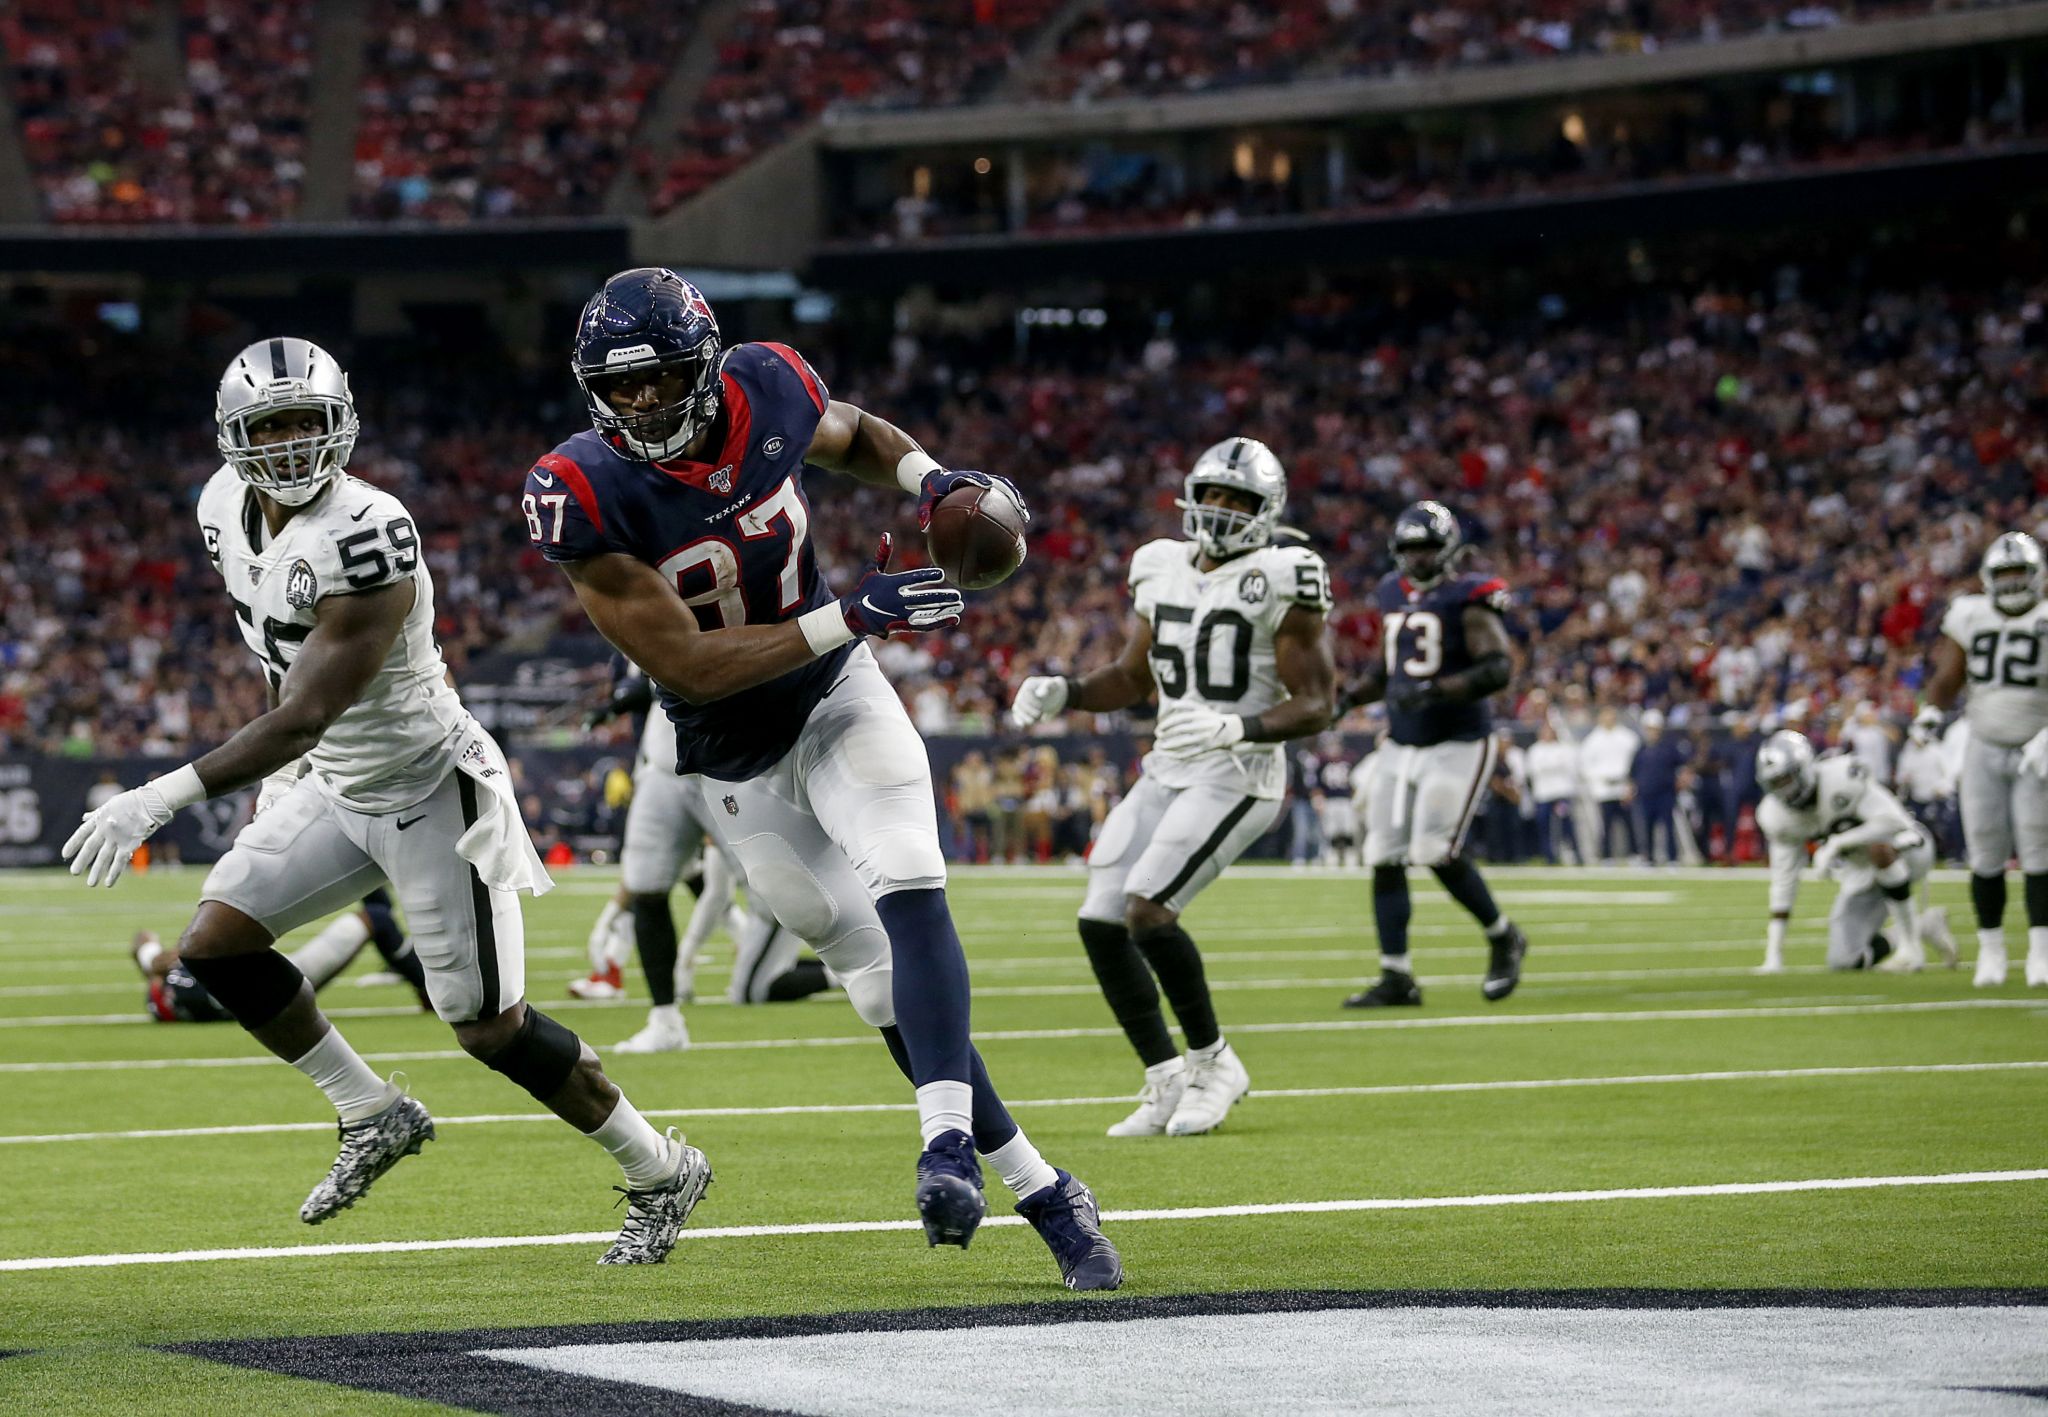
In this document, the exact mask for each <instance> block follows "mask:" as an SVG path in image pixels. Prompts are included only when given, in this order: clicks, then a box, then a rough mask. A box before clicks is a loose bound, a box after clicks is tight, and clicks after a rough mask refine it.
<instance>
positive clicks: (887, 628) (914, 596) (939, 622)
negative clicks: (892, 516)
mask: <svg viewBox="0 0 2048 1417" xmlns="http://www.w3.org/2000/svg"><path fill="white" fill-rule="evenodd" d="M894 544H895V543H894V541H893V540H892V538H891V537H890V536H889V535H888V534H887V533H886V532H885V533H883V535H882V540H881V542H880V544H878V545H877V546H876V547H875V560H874V564H873V565H871V566H869V567H868V568H867V570H866V571H865V572H864V573H863V574H862V575H861V578H860V580H859V581H857V582H856V583H855V584H854V587H853V589H852V590H851V591H850V592H848V593H847V594H845V595H843V596H841V597H840V598H839V613H840V614H842V615H844V616H845V617H846V624H847V628H848V629H850V630H852V631H853V633H854V634H855V635H856V636H860V635H893V634H895V633H896V632H897V631H898V630H919V631H922V630H949V629H951V628H952V627H953V626H955V625H957V624H959V623H960V614H961V612H962V611H963V610H965V609H966V605H967V603H966V601H964V600H962V599H961V597H960V592H959V591H957V590H955V589H954V588H953V587H952V586H949V585H946V584H944V583H943V582H944V581H945V579H946V573H945V572H944V571H942V570H940V569H939V568H938V567H937V566H921V567H919V568H918V569H917V570H915V571H891V570H890V569H889V553H890V552H891V550H892V549H893V548H894Z"/></svg>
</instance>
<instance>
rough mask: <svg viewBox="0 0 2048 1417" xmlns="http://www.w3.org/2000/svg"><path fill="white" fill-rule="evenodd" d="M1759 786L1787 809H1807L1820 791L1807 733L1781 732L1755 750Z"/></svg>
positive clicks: (1811, 747) (1787, 730)
mask: <svg viewBox="0 0 2048 1417" xmlns="http://www.w3.org/2000/svg"><path fill="white" fill-rule="evenodd" d="M1756 780H1757V785H1758V786H1759V787H1761V788H1763V790H1764V791H1766V792H1768V793H1770V794H1771V795H1772V796H1773V797H1775V798H1777V799H1778V800H1779V801H1780V802H1783V803H1784V804H1785V805H1786V806H1788V807H1804V806H1806V805H1808V804H1809V803H1811V802H1812V801H1813V797H1814V794H1815V793H1816V792H1818V791H1819V790H1820V773H1819V771H1818V770H1816V769H1815V767H1814V765H1813V744H1811V743H1809V742H1807V741H1806V735H1805V734H1804V733H1795V732H1793V731H1792V730H1791V729H1789V728H1786V729H1782V730H1780V731H1779V732H1776V733H1773V734H1772V735H1771V736H1770V737H1769V738H1766V739H1765V740H1764V745H1763V747H1761V748H1759V749H1757V750H1756Z"/></svg>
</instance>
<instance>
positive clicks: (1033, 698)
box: [1010, 674, 1067, 728]
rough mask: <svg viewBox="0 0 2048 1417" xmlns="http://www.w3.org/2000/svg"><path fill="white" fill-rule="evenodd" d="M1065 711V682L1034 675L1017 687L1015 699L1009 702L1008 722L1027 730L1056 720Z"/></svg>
mask: <svg viewBox="0 0 2048 1417" xmlns="http://www.w3.org/2000/svg"><path fill="white" fill-rule="evenodd" d="M1066 710H1067V681H1066V680H1065V679H1062V678H1059V677H1058V676H1057V675H1052V674H1034V675H1032V676H1031V677H1030V678H1029V679H1026V680H1025V681H1024V682H1023V683H1021V684H1019V685H1018V686H1017V697H1016V698H1014V699H1012V700H1010V722H1011V723H1014V724H1015V725H1016V726H1017V727H1019V728H1029V727H1031V725H1032V724H1034V723H1043V722H1045V721H1046V720H1047V719H1049V718H1058V717H1059V716H1060V715H1061V714H1063V713H1065V712H1066Z"/></svg>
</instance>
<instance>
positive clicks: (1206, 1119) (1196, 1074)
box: [1166, 1043, 1252, 1137]
mask: <svg viewBox="0 0 2048 1417" xmlns="http://www.w3.org/2000/svg"><path fill="white" fill-rule="evenodd" d="M1251 1090H1252V1075H1251V1074H1250V1073H1248V1072H1246V1071H1245V1070H1244V1064H1243V1063H1240V1062H1239V1061H1238V1060H1237V1054H1236V1052H1235V1051H1234V1050H1233V1049H1232V1048H1231V1046H1230V1045H1229V1044H1228V1043H1226V1044H1224V1045H1223V1046H1222V1048H1220V1049H1218V1050H1217V1053H1216V1056H1215V1057H1213V1058H1211V1059H1209V1060H1208V1061H1207V1062H1201V1063H1197V1062H1194V1061H1193V1060H1190V1061H1189V1063H1188V1089H1187V1091H1186V1092H1185V1093H1183V1094H1181V1099H1180V1106H1178V1107H1176V1108H1174V1109H1173V1118H1172V1120H1170V1121H1169V1122H1167V1124H1166V1134H1167V1135H1168V1136H1170V1137H1197V1136H1200V1135H1202V1133H1204V1132H1213V1131H1215V1130H1216V1128H1217V1127H1219V1126H1221V1125H1222V1124H1223V1119H1224V1118H1225V1117H1227V1116H1229V1115H1230V1109H1231V1108H1233V1107H1235V1106H1236V1105H1237V1104H1238V1103H1240V1102H1242V1101H1243V1100H1244V1096H1245V1094H1246V1093H1248V1092H1250V1091H1251Z"/></svg>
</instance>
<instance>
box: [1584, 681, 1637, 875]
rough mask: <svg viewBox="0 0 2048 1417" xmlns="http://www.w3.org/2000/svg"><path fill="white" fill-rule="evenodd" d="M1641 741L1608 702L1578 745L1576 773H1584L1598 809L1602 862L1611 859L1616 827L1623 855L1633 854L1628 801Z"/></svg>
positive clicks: (1633, 791) (1634, 829) (1632, 787)
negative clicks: (1619, 834)
mask: <svg viewBox="0 0 2048 1417" xmlns="http://www.w3.org/2000/svg"><path fill="white" fill-rule="evenodd" d="M1641 742H1642V740H1641V739H1639V738H1638V737H1636V734H1635V731H1634V730H1633V729H1631V728H1628V727H1626V726H1625V725H1624V724H1623V723H1622V722H1621V716H1620V715H1619V714H1617V713H1616V712H1615V711H1614V707H1613V705H1611V704H1610V705H1607V706H1605V707H1603V708H1602V709H1601V710H1600V716H1599V720H1598V722H1597V723H1596V724H1595V725H1594V727H1593V731H1592V732H1590V733H1588V734H1587V735H1586V736H1585V738H1584V740H1583V741H1581V742H1580V744H1579V772H1580V773H1581V774H1582V775H1583V776H1584V778H1585V781H1586V790H1587V791H1588V792H1589V793H1590V794H1591V795H1592V798H1593V801H1594V803H1595V804H1597V807H1598V810H1599V812H1600V844H1599V848H1598V855H1599V858H1600V860H1602V861H1611V860H1613V859H1614V837H1615V832H1616V829H1617V828H1618V829H1619V830H1620V833H1621V839H1622V842H1623V848H1622V849H1623V854H1624V855H1625V856H1627V857H1630V858H1633V857H1634V856H1635V855H1636V828H1635V822H1634V820H1633V818H1632V816H1631V814H1630V812H1629V803H1630V801H1631V800H1632V799H1633V798H1634V796H1635V791H1636V789H1635V782H1634V779H1633V777H1632V772H1633V769H1634V767H1635V761H1636V749H1637V748H1638V747H1639V746H1640V745H1641Z"/></svg>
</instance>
